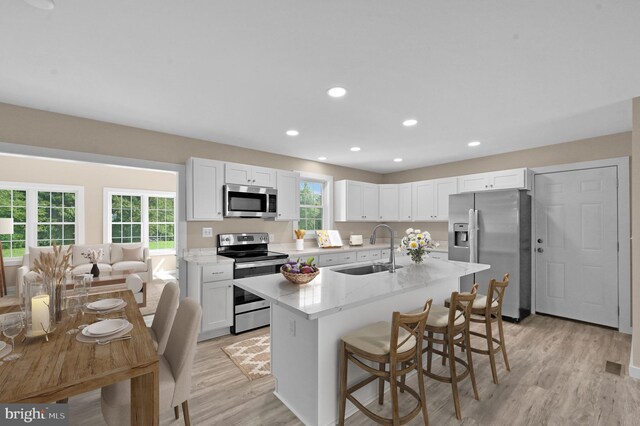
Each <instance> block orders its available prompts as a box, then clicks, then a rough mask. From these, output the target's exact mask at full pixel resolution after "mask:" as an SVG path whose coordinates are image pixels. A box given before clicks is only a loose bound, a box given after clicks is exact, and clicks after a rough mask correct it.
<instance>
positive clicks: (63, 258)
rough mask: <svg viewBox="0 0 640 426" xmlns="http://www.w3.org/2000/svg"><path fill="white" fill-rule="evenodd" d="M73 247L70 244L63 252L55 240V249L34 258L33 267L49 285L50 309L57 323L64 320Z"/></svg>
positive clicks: (52, 317)
mask: <svg viewBox="0 0 640 426" xmlns="http://www.w3.org/2000/svg"><path fill="white" fill-rule="evenodd" d="M72 247H73V246H71V245H70V246H69V247H68V248H67V250H66V251H64V252H63V250H62V246H59V245H57V244H56V243H55V241H54V242H53V251H52V252H50V253H40V257H39V258H37V259H34V260H33V268H32V269H31V270H32V271H33V272H36V273H37V274H39V275H40V277H42V280H43V282H44V284H45V285H46V286H48V287H49V294H50V300H51V305H50V306H49V311H50V316H51V319H52V320H53V321H54V323H55V324H59V323H60V322H61V321H62V307H63V306H64V293H65V287H66V278H67V272H68V271H69V270H70V269H71V248H72Z"/></svg>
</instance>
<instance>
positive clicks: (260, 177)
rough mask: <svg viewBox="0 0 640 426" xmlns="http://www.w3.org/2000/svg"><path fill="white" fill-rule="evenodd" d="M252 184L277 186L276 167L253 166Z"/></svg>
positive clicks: (269, 186) (268, 186)
mask: <svg viewBox="0 0 640 426" xmlns="http://www.w3.org/2000/svg"><path fill="white" fill-rule="evenodd" d="M251 185H255V186H264V187H267V188H275V187H276V171H275V170H274V169H267V168H266V167H252V168H251Z"/></svg>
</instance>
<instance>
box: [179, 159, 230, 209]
mask: <svg viewBox="0 0 640 426" xmlns="http://www.w3.org/2000/svg"><path fill="white" fill-rule="evenodd" d="M222 167H223V164H222V163H221V162H219V161H215V160H206V159H202V158H192V159H191V160H190V163H189V171H188V173H189V176H188V178H187V179H188V180H189V188H188V190H187V206H188V208H187V216H188V219H189V220H222V175H223V172H222Z"/></svg>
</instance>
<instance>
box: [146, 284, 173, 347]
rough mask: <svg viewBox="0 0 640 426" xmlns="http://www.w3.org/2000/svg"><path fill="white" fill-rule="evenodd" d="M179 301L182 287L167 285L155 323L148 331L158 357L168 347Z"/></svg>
mask: <svg viewBox="0 0 640 426" xmlns="http://www.w3.org/2000/svg"><path fill="white" fill-rule="evenodd" d="M179 299H180V287H178V285H177V284H175V283H168V284H166V285H165V286H164V288H163V289H162V294H161V295H160V301H159V302H158V308H157V309H156V313H155V314H154V316H153V322H152V323H151V327H149V329H148V330H149V334H150V335H151V338H152V339H153V344H154V346H155V347H156V348H157V349H158V355H162V354H163V353H164V350H165V348H166V347H167V340H168V339H169V333H170V332H171V326H172V325H173V320H174V318H175V316H176V311H177V309H178V303H179Z"/></svg>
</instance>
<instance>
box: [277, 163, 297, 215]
mask: <svg viewBox="0 0 640 426" xmlns="http://www.w3.org/2000/svg"><path fill="white" fill-rule="evenodd" d="M277 181H278V206H277V209H278V216H277V217H276V220H298V219H300V188H299V186H300V183H299V182H300V173H296V172H285V171H278V177H277Z"/></svg>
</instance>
